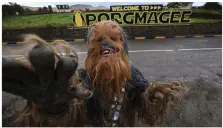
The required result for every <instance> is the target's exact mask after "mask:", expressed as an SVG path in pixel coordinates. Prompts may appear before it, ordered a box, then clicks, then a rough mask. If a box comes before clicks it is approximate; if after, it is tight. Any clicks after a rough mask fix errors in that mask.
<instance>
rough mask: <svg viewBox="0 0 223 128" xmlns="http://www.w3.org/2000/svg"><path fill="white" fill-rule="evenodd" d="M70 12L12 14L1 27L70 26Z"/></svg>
mask: <svg viewBox="0 0 223 128" xmlns="http://www.w3.org/2000/svg"><path fill="white" fill-rule="evenodd" d="M72 16H73V15H72V13H71V12H70V13H56V14H40V15H27V16H12V17H6V18H3V19H2V24H3V29H21V28H35V27H47V26H68V25H69V26H71V25H72V24H73V23H72ZM216 21H218V20H214V19H202V18H191V23H213V22H216Z"/></svg>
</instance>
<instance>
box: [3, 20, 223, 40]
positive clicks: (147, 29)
mask: <svg viewBox="0 0 223 128" xmlns="http://www.w3.org/2000/svg"><path fill="white" fill-rule="evenodd" d="M123 29H124V30H125V31H126V33H127V35H128V37H129V38H134V37H155V36H165V37H167V38H168V37H173V36H186V35H199V34H201V35H208V34H222V23H221V22H219V23H193V24H188V25H156V26H128V27H123ZM87 30H88V29H87V28H82V29H68V28H67V27H46V28H29V29H16V30H3V31H2V38H3V41H21V39H19V38H18V37H19V35H21V34H37V35H39V36H40V37H42V38H43V39H45V40H54V39H64V40H73V39H83V38H84V39H85V38H86V35H87Z"/></svg>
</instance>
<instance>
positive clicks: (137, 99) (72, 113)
mask: <svg viewBox="0 0 223 128" xmlns="http://www.w3.org/2000/svg"><path fill="white" fill-rule="evenodd" d="M26 42H37V43H38V44H39V45H38V46H36V47H34V49H33V50H32V51H31V52H30V55H31V56H30V57H29V58H28V59H29V61H31V64H30V66H31V68H30V69H29V70H32V71H33V72H36V73H37V74H38V75H39V76H40V77H39V79H40V83H38V80H37V83H38V84H40V85H41V86H44V85H45V84H47V85H52V87H51V86H48V87H47V89H48V91H46V92H49V94H48V93H45V94H47V95H44V98H43V99H44V100H46V101H48V102H50V103H49V106H41V103H42V102H40V103H39V102H35V100H34V99H30V98H29V95H27V96H24V95H21V96H23V97H25V98H27V99H29V101H31V102H28V104H27V107H26V108H25V109H24V112H23V114H22V115H21V117H20V118H19V119H18V120H16V121H15V125H16V126H135V117H136V116H138V119H140V120H141V121H143V122H145V123H147V124H150V125H153V124H154V123H155V122H156V121H157V120H158V119H160V117H162V116H163V115H164V114H165V110H166V108H167V106H168V101H170V100H173V99H175V98H179V97H180V96H181V95H180V93H181V90H182V89H183V86H181V84H179V83H164V84H160V83H159V84H151V83H149V82H148V81H147V80H146V79H145V78H144V77H143V75H142V73H141V72H140V71H139V70H138V69H137V68H135V67H134V66H133V65H131V64H129V63H128V61H129V59H128V44H127V39H126V35H125V33H124V32H123V29H122V28H121V27H120V26H119V25H118V24H117V23H116V22H114V21H101V22H99V23H96V24H95V25H93V26H92V27H90V29H89V34H88V54H87V58H86V61H85V69H78V73H76V74H75V73H74V72H75V70H76V69H75V67H73V66H74V65H75V63H74V64H73V61H71V60H73V58H69V56H66V55H67V54H70V53H72V54H73V55H74V56H77V55H76V54H75V52H74V51H73V50H72V49H71V48H70V47H69V45H68V44H66V43H65V42H63V43H55V44H58V45H50V44H48V43H46V42H45V41H44V40H42V39H40V38H38V37H36V36H28V38H27V40H26ZM41 46H44V47H41ZM58 47H61V48H62V49H63V51H60V49H61V48H58ZM35 48H36V49H35ZM38 48H39V50H38ZM46 48H47V49H48V50H47V49H46ZM44 49H45V50H44ZM49 50H50V52H49ZM41 51H45V52H46V53H44V54H49V56H48V57H49V58H45V57H44V56H41V55H42V52H41ZM62 52H65V53H66V54H65V58H64V57H63V55H62V54H60V53H62ZM67 57H68V58H67ZM70 57H72V56H70ZM54 58H56V59H55V61H54ZM50 60H51V61H50ZM61 61H62V62H61ZM41 62H42V63H41ZM46 62H47V63H46ZM49 63H50V64H51V65H50V64H49ZM12 64H14V62H12ZM52 65H57V66H58V65H62V66H59V67H60V68H59V69H58V70H57V68H55V69H54V68H52V67H54V66H52ZM5 66H6V64H5V65H4V66H3V90H4V91H7V92H10V93H14V94H17V95H19V94H20V93H15V92H17V91H15V90H13V89H14V88H13V87H16V85H13V86H12V84H11V83H10V81H9V79H6V78H7V77H12V76H11V74H10V73H12V72H13V73H14V74H15V73H16V72H15V71H11V70H9V69H7V70H6V69H5V68H4V67H5ZM57 66H56V67H57ZM6 67H7V66H6ZM46 67H48V68H46ZM50 67H51V68H52V69H53V70H49V72H47V70H46V72H44V71H45V69H49V68H50ZM17 68H18V67H17ZM25 70H26V69H24V71H25ZM54 70H55V71H54ZM9 71H10V73H8V74H7V72H9ZM54 73H56V79H61V80H59V82H56V83H53V84H52V81H51V80H54V79H55V75H53V76H52V74H54ZM62 74H63V75H62ZM69 74H70V75H69ZM18 76H19V74H18V73H17V74H15V75H14V76H13V77H16V78H19V79H22V80H24V81H25V82H27V81H28V82H27V83H26V84H27V85H29V84H31V85H32V84H33V82H34V81H32V80H29V75H26V77H27V78H26V77H25V76H24V77H22V78H20V77H18ZM66 76H67V77H66ZM68 76H69V77H68ZM34 80H36V79H34ZM56 81H57V80H56ZM41 82H42V83H41ZM18 83H19V82H18V81H17V84H18ZM34 83H35V82H34ZM15 84H16V82H15ZM20 84H21V83H20ZM6 85H7V86H10V85H11V86H10V87H8V88H6ZM59 85H69V87H71V86H75V87H76V89H73V90H77V91H75V92H74V93H73V95H76V96H77V98H78V97H81V96H80V95H81V94H80V92H82V95H84V96H82V97H86V96H88V95H86V94H87V93H84V92H86V89H87V90H91V91H92V92H93V96H92V97H90V98H89V99H87V100H84V101H83V102H82V103H80V104H78V103H77V102H78V100H77V99H74V98H71V99H69V98H68V99H66V98H64V97H66V96H67V93H69V92H67V91H66V90H67V89H68V88H67V86H61V87H60V88H56V89H55V88H54V86H56V87H57V86H58V87H59ZM19 87H20V86H19ZM83 87H84V88H86V89H84V88H83ZM21 88H23V86H21ZM25 89H26V88H25ZM81 90H82V91H81ZM23 91H24V90H23ZM30 92H35V90H31V91H30ZM55 93H56V95H55ZM57 94H59V95H58V96H57ZM54 96H57V97H54ZM36 98H37V99H38V98H39V97H38V96H37V97H36ZM40 98H41V97H40ZM60 98H62V99H63V100H59V99H60ZM51 100H53V101H57V102H59V103H60V104H52V103H51ZM58 100H59V101H58ZM44 103H45V102H44ZM61 103H65V105H63V104H61ZM39 104H40V106H39ZM64 106H67V107H65V110H66V111H63V112H59V110H60V109H59V108H61V109H62V108H64ZM42 107H43V108H42ZM54 107H55V108H57V109H55V108H54ZM51 108H54V109H52V110H51ZM111 108H112V109H111ZM51 111H53V112H55V113H54V114H52V113H51ZM49 113H51V114H49Z"/></svg>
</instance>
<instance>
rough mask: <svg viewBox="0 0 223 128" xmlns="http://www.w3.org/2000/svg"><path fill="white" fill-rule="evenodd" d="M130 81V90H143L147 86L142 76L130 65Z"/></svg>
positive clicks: (146, 81)
mask: <svg viewBox="0 0 223 128" xmlns="http://www.w3.org/2000/svg"><path fill="white" fill-rule="evenodd" d="M131 72H132V80H130V81H129V84H131V86H132V88H138V89H145V88H146V87H147V86H148V85H149V81H148V80H147V79H145V77H144V76H143V74H142V73H141V72H140V71H139V69H137V68H136V67H134V66H133V65H132V64H131Z"/></svg>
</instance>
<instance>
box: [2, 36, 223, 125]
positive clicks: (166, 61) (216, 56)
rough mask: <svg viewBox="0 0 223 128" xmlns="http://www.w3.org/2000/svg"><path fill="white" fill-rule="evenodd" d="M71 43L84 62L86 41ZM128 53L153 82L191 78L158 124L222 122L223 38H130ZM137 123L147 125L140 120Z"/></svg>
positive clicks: (12, 49) (7, 49)
mask: <svg viewBox="0 0 223 128" xmlns="http://www.w3.org/2000/svg"><path fill="white" fill-rule="evenodd" d="M70 44H71V45H72V46H73V47H74V48H75V49H76V51H77V52H78V53H79V58H80V59H79V62H80V66H82V65H83V62H84V60H85V58H86V51H87V44H82V43H73V42H70ZM26 50H27V46H24V45H4V46H3V48H2V51H3V55H9V54H11V55H12V53H13V54H14V55H12V56H14V57H15V58H17V59H21V60H24V58H23V57H22V56H18V54H20V53H21V52H19V51H23V52H24V51H26ZM129 56H130V62H131V63H132V64H133V65H135V66H136V67H137V68H138V69H139V70H140V71H141V72H142V73H143V74H144V76H145V77H146V78H147V79H148V80H150V81H151V82H155V81H181V82H185V83H186V82H188V89H189V93H188V94H187V96H185V98H184V99H183V100H182V101H179V102H176V104H175V107H172V109H170V110H168V113H167V115H166V116H165V118H164V121H163V122H162V123H158V124H157V126H178V127H180V126H182V127H184V126H195V127H196V126H210V127H211V126H214V127H220V126H222V114H221V113H222V108H221V107H222V105H221V103H222V97H221V96H222V39H221V38H185V39H164V40H131V41H129ZM11 99H12V98H11V96H10V95H9V94H7V93H3V106H5V108H7V107H8V106H10V104H11V101H12V100H11ZM3 110H4V108H3ZM3 115H4V113H3ZM5 119H6V118H5ZM3 120H4V119H3ZM3 123H4V122H3ZM137 125H138V126H148V125H145V124H143V123H140V122H138V123H137Z"/></svg>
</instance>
